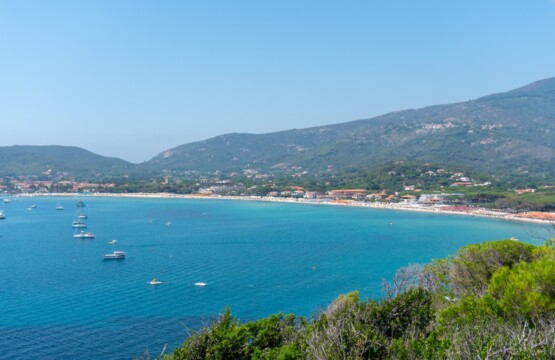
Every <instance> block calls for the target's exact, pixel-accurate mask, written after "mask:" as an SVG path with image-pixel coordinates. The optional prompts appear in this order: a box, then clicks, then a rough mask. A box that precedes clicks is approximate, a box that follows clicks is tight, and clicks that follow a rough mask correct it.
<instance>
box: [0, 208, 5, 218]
mask: <svg viewBox="0 0 555 360" xmlns="http://www.w3.org/2000/svg"><path fill="white" fill-rule="evenodd" d="M5 218H6V215H5V214H4V212H3V211H2V210H0V220H4V219H5Z"/></svg>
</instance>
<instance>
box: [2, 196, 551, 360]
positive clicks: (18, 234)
mask: <svg viewBox="0 0 555 360" xmlns="http://www.w3.org/2000/svg"><path fill="white" fill-rule="evenodd" d="M79 200H83V201H85V203H86V204H87V207H85V208H84V211H85V212H86V213H87V215H88V216H89V219H88V220H87V223H88V224H89V228H88V230H90V231H92V232H94V233H95V235H96V238H95V239H94V240H79V239H74V238H73V236H72V235H73V229H71V227H70V225H71V222H72V220H73V218H74V217H75V214H76V210H77V209H76V206H75V204H76V202H77V201H79ZM57 201H60V202H61V204H62V205H64V206H65V208H66V210H65V211H56V210H54V207H55V205H56V203H57ZM31 204H36V205H37V208H35V209H33V210H32V211H29V210H28V208H29V206H30V205H31ZM0 209H3V210H4V211H5V213H6V215H7V219H6V220H2V221H0V278H1V279H2V280H1V285H0V309H1V316H0V358H27V359H32V358H36V359H39V358H40V359H77V358H79V359H88V358H96V359H98V358H110V359H129V358H131V357H132V356H133V355H141V354H142V353H144V352H145V351H148V353H149V354H151V355H155V354H158V353H159V352H160V351H161V349H162V348H163V346H164V344H166V343H167V344H169V349H170V350H171V349H173V348H175V347H176V346H178V345H180V344H181V343H182V341H183V340H184V339H185V337H186V336H187V333H188V331H190V330H191V329H198V327H199V326H200V325H201V324H203V323H206V322H207V321H209V320H210V319H211V318H212V317H213V316H215V315H217V314H218V313H220V312H222V311H223V310H224V309H225V306H226V305H229V306H230V308H231V310H232V313H233V314H234V315H235V316H237V317H239V318H240V319H241V320H251V319H256V318H259V317H263V316H267V315H269V314H273V313H277V312H284V313H290V312H292V313H296V314H299V315H304V316H310V315H311V314H312V313H313V312H314V311H316V310H317V309H318V308H321V307H325V306H326V305H327V304H328V303H330V302H331V301H332V300H333V299H335V298H336V297H337V296H338V295H340V294H343V293H347V292H349V291H352V290H357V289H358V290H360V291H361V294H362V296H365V297H379V296H380V295H381V282H382V279H384V278H386V279H387V278H390V277H391V276H392V274H393V273H394V272H395V270H396V269H398V268H399V267H401V266H405V265H408V264H410V263H425V262H428V261H430V260H431V259H434V258H440V257H445V256H447V255H449V254H452V253H454V252H455V251H456V250H457V249H458V248H460V247H461V246H463V245H465V244H468V243H472V242H478V241H486V240H492V239H501V238H507V237H511V236H516V237H517V238H519V239H521V240H523V241H529V242H532V243H540V242H541V240H539V239H533V238H531V237H530V235H529V234H530V232H531V229H536V230H537V229H539V230H537V231H540V232H541V231H544V230H543V228H542V227H540V226H537V225H529V224H526V225H523V224H522V223H513V222H506V221H497V220H492V219H484V218H473V217H465V216H455V215H451V216H446V215H437V214H426V213H414V212H396V211H391V210H376V209H364V208H347V207H331V206H318V205H299V204H278V203H263V202H249V201H226V200H184V199H111V198H80V199H75V198H60V199H58V198H33V199H23V198H20V199H16V200H14V201H13V202H12V203H10V204H1V203H0ZM168 222H171V224H169V225H168V224H167V223H168ZM537 231H535V232H537ZM546 235H547V234H546ZM112 239H117V241H118V242H117V245H116V246H114V245H109V244H108V241H109V240H112ZM115 249H121V250H125V251H126V252H127V259H125V260H122V261H103V260H102V255H103V254H104V253H107V252H111V251H112V250H115ZM153 277H157V278H159V279H160V280H161V281H162V282H163V284H162V285H159V286H156V287H153V286H149V285H147V282H148V281H149V280H150V279H152V278H153ZM199 281H202V282H205V283H207V286H206V287H203V288H199V287H196V286H194V283H195V282H199ZM170 350H169V351H170ZM169 351H168V352H169Z"/></svg>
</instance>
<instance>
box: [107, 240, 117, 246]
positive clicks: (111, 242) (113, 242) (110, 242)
mask: <svg viewBox="0 0 555 360" xmlns="http://www.w3.org/2000/svg"><path fill="white" fill-rule="evenodd" d="M117 242H118V241H117V240H110V241H108V244H110V245H115V244H116V243H117Z"/></svg>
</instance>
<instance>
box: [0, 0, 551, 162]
mask: <svg viewBox="0 0 555 360" xmlns="http://www.w3.org/2000/svg"><path fill="white" fill-rule="evenodd" d="M553 76H555V0H488V1H483V0H464V1H463V0H449V1H446V0H429V1H428V0H421V1H414V0H366V1H357V0H352V1H328V0H275V1H269V0H268V1H263V0H260V1H255V0H250V1H247V0H233V1H228V0H222V1H212V0H197V1H185V0H182V1H171V0H164V1H146V0H144V1H141V0H118V1H113V0H106V1H102V0H95V1H92V0H91V1H87V0H83V1H73V0H71V1H56V0H49V1H42V0H40V1H26V0H13V1H11V0H0V146H11V145H70V146H79V147H82V148H85V149H87V150H89V151H92V152H94V153H97V154H100V155H104V156H113V157H119V158H122V159H125V160H128V161H131V162H135V163H138V162H143V161H146V160H149V159H150V158H152V157H154V156H156V155H157V154H159V153H161V152H163V151H164V150H167V149H170V148H173V147H176V146H179V145H182V144H185V143H189V142H194V141H200V140H204V139H207V138H210V137H214V136H217V135H222V134H226V133H232V132H239V133H267V132H274V131H281V130H288V129H293V128H297V129H299V128H307V127H312V126H320V125H327V124H334V123H341V122H347V121H351V120H357V119H365V118H371V117H373V116H377V115H381V114H384V113H387V112H391V111H397V110H403V109H409V108H420V107H424V106H428V105H434V104H444V103H452V102H459V101H466V100H469V99H475V98H477V97H480V96H483V95H487V94H490V93H496V92H503V91H507V90H511V89H514V88H517V87H520V86H523V85H526V84H528V83H530V82H533V81H536V80H540V79H543V78H548V77H553Z"/></svg>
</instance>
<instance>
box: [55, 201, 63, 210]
mask: <svg viewBox="0 0 555 360" xmlns="http://www.w3.org/2000/svg"><path fill="white" fill-rule="evenodd" d="M56 210H65V208H64V207H63V206H62V204H60V202H59V201H58V203H57V204H56Z"/></svg>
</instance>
